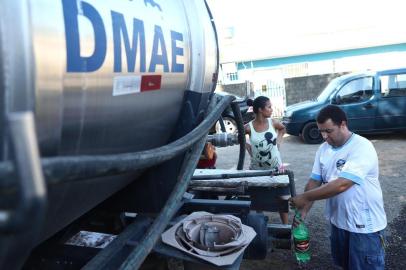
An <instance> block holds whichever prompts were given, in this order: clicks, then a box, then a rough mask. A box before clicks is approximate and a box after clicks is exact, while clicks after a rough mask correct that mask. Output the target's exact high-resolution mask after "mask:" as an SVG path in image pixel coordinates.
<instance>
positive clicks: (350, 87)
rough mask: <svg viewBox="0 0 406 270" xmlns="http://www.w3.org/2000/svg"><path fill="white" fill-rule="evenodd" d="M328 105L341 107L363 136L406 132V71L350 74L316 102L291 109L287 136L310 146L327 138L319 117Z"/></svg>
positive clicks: (287, 116)
mask: <svg viewBox="0 0 406 270" xmlns="http://www.w3.org/2000/svg"><path fill="white" fill-rule="evenodd" d="M327 104H336V105H338V106H340V107H341V108H342V109H343V110H344V111H345V112H346V113H347V117H348V126H349V129H350V130H351V131H354V132H356V133H360V134H368V133H381V132H389V131H401V130H406V68H405V69H394V70H382V71H375V72H373V71H368V72H362V73H350V74H346V75H343V76H340V77H337V78H335V79H333V80H332V81H331V82H330V83H329V84H328V85H327V87H326V88H325V89H324V90H323V91H322V92H321V94H320V95H319V96H318V97H317V99H315V100H311V101H305V102H301V103H297V104H293V105H291V106H288V107H287V108H286V111H285V115H284V118H283V123H284V125H285V126H286V130H287V133H288V134H290V135H295V136H301V137H302V138H303V140H304V141H305V142H306V143H320V142H322V141H323V138H322V136H321V134H320V132H319V130H318V128H317V125H316V120H315V118H316V116H317V113H318V112H319V111H320V109H321V108H322V107H324V106H325V105H327Z"/></svg>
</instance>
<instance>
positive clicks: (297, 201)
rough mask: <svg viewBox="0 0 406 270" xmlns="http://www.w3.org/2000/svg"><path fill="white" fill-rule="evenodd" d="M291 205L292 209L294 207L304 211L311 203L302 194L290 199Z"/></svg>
mask: <svg viewBox="0 0 406 270" xmlns="http://www.w3.org/2000/svg"><path fill="white" fill-rule="evenodd" d="M289 204H290V206H291V207H294V208H296V209H298V210H302V209H303V208H305V206H306V205H308V204H310V201H309V200H308V199H307V197H306V195H305V194H304V193H303V194H300V195H297V196H295V197H292V198H290V199H289Z"/></svg>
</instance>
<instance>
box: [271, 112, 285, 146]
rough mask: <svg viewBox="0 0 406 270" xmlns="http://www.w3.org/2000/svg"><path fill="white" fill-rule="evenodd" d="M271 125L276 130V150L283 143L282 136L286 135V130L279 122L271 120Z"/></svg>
mask: <svg viewBox="0 0 406 270" xmlns="http://www.w3.org/2000/svg"><path fill="white" fill-rule="evenodd" d="M272 124H273V127H274V128H275V130H276V133H277V134H278V135H277V138H276V144H277V145H278V148H279V147H280V145H281V143H282V141H283V135H285V133H286V128H285V126H284V125H283V124H282V123H281V122H279V121H278V120H276V119H272Z"/></svg>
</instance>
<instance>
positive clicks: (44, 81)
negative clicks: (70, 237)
mask: <svg viewBox="0 0 406 270" xmlns="http://www.w3.org/2000/svg"><path fill="white" fill-rule="evenodd" d="M217 57H218V55H217V43H216V40H215V31H214V30H213V27H212V24H211V22H210V18H209V15H208V11H207V8H206V6H205V3H204V1H200V0H195V1H191V0H171V1H158V0H155V1H153V0H149V1H148V0H144V1H141V0H138V1H130V0H109V1H107V0H60V1H47V0H31V1H30V0H21V1H15V0H2V1H1V2H0V95H1V96H0V100H1V105H0V106H1V118H0V121H1V126H2V127H4V126H5V116H6V115H7V114H8V113H10V112H17V111H27V110H28V111H33V112H34V113H35V124H36V132H37V137H38V140H39V148H40V152H41V156H42V157H54V156H64V155H70V156H72V155H84V154H86V155H93V154H112V153H124V152H134V151H140V150H146V149H152V148H155V147H158V146H161V145H165V144H166V143H167V142H168V140H169V138H170V136H171V134H173V133H174V131H175V130H174V129H175V124H176V122H177V120H178V119H179V117H180V112H181V107H182V104H183V101H184V98H185V95H193V96H198V97H199V96H202V95H208V94H209V93H210V91H211V89H212V86H213V81H214V80H213V77H215V75H216V70H217V60H218V59H217ZM193 106H201V104H197V105H193ZM203 107H204V106H203ZM203 109H204V108H203ZM0 141H1V145H0V153H1V159H2V160H7V159H9V158H10V150H9V146H8V141H7V135H6V132H5V129H4V128H2V129H1V131H0ZM139 173H140V172H137V173H132V174H128V175H120V176H114V177H112V176H110V177H100V178H97V179H88V180H87V181H79V182H74V183H65V184H60V185H50V186H48V209H47V215H46V226H45V227H44V229H43V233H42V238H44V237H47V236H49V235H51V234H53V233H54V232H56V231H57V230H58V229H60V228H62V227H63V226H65V225H66V224H68V223H69V222H71V221H72V220H73V219H75V218H77V217H78V216H80V215H82V214H83V213H85V212H86V211H88V210H89V209H91V208H92V207H94V206H95V205H97V204H98V203H100V202H101V201H103V200H104V199H106V198H107V197H109V196H111V195H112V194H113V193H115V192H116V191H118V190H120V189H122V188H123V187H124V186H126V185H127V184H128V183H130V182H131V181H133V180H134V179H135V178H137V176H138V175H139ZM1 194H2V191H1V190H0V196H1ZM0 202H1V200H0ZM0 208H1V207H0Z"/></svg>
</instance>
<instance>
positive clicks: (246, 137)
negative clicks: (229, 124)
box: [244, 124, 252, 157]
mask: <svg viewBox="0 0 406 270" xmlns="http://www.w3.org/2000/svg"><path fill="white" fill-rule="evenodd" d="M244 130H245V141H246V143H245V149H247V152H248V154H249V155H250V157H252V150H251V144H250V141H249V137H250V135H251V129H250V125H249V124H246V125H245V126H244Z"/></svg>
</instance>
